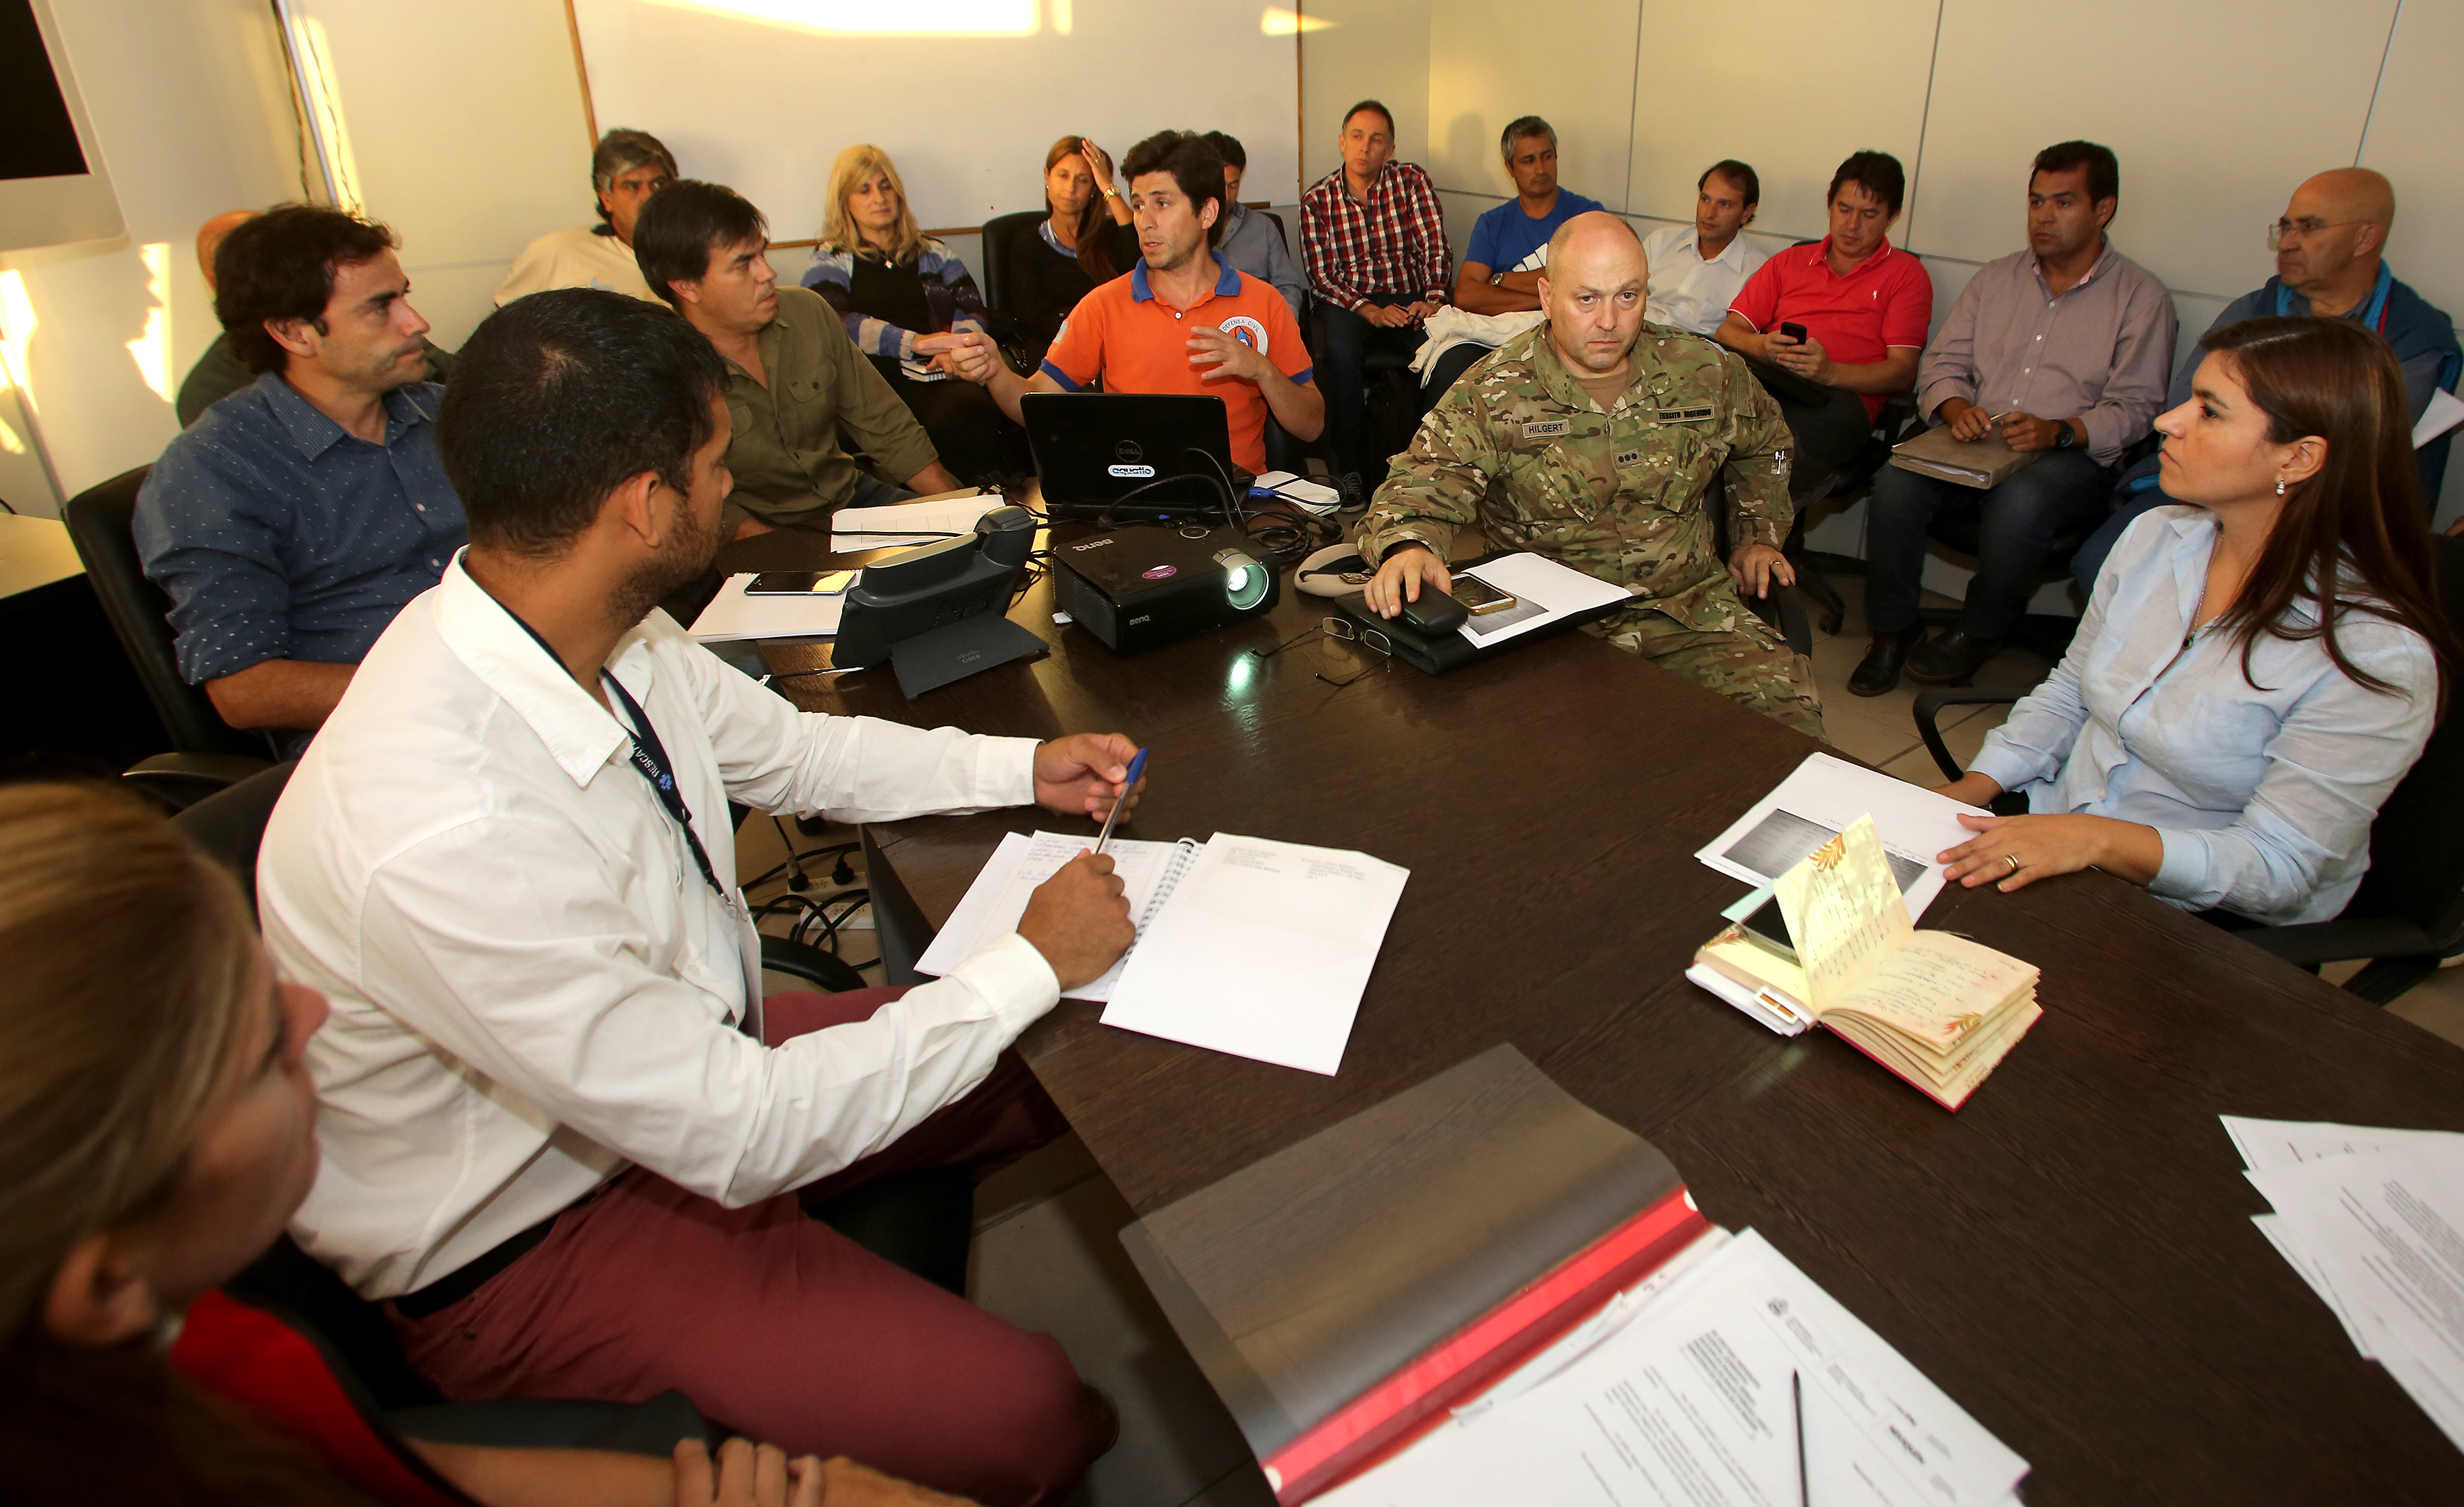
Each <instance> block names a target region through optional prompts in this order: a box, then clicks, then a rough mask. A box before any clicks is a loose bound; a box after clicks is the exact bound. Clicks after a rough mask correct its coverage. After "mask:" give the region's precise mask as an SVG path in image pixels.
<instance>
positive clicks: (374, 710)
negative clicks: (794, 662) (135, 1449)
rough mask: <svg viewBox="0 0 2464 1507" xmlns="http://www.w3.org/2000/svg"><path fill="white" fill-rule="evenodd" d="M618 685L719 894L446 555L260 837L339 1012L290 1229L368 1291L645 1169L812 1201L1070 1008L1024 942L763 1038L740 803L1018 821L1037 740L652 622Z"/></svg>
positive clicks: (572, 695)
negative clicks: (859, 696) (767, 669)
mask: <svg viewBox="0 0 2464 1507" xmlns="http://www.w3.org/2000/svg"><path fill="white" fill-rule="evenodd" d="M607 664H608V668H609V669H610V670H611V671H612V672H613V673H614V674H615V676H616V678H617V680H618V681H619V682H621V683H622V684H623V685H624V686H625V688H627V690H628V691H629V692H631V694H632V695H633V697H634V698H635V699H636V700H637V701H639V702H640V703H641V705H642V707H643V710H644V711H645V712H646V713H647V714H648V716H649V721H650V723H651V726H652V728H653V729H654V730H655V731H656V732H657V734H658V736H659V739H660V740H661V741H662V742H663V743H664V744H665V746H666V750H667V755H668V760H669V763H670V765H671V768H672V770H673V772H674V775H675V778H676V782H677V785H678V788H679V789H680V790H681V792H682V793H683V796H684V798H685V800H686V803H687V805H688V806H689V807H690V809H691V810H692V811H693V826H694V829H695V831H696V832H698V833H699V835H700V838H701V841H702V843H703V845H704V846H705V848H706V849H707V850H708V852H709V855H710V861H711V863H712V865H713V867H714V868H715V871H716V872H717V874H718V875H719V877H720V878H721V879H722V880H723V881H730V882H731V883H730V884H729V887H728V894H727V896H726V897H725V898H722V897H721V896H720V895H719V894H717V893H716V892H715V891H714V890H713V889H712V887H711V886H710V885H708V884H707V883H705V882H704V881H703V879H702V876H701V871H700V869H699V867H698V866H697V865H696V864H695V863H694V862H693V856H692V852H691V850H690V849H689V848H688V847H687V845H686V842H685V838H684V832H683V829H682V828H681V827H679V826H678V825H677V824H676V822H675V821H674V820H673V819H671V817H670V816H669V815H668V814H667V811H666V809H665V808H664V807H662V806H661V805H660V803H659V801H658V797H657V796H656V794H655V793H654V792H653V791H652V789H651V787H650V784H649V781H648V780H647V779H645V778H644V777H643V775H642V774H641V773H640V772H639V771H638V770H636V769H635V768H634V767H633V765H632V763H631V761H630V745H629V741H628V739H627V733H626V729H625V727H624V726H623V725H622V724H620V723H619V722H618V721H617V719H616V718H615V717H614V716H611V715H610V714H609V712H608V710H606V709H605V708H604V707H602V706H601V705H600V704H599V703H598V701H597V700H596V699H595V698H593V697H592V696H591V695H590V694H589V693H588V692H586V691H584V690H583V688H582V687H581V686H580V685H578V684H576V683H575V681H574V680H573V678H572V676H570V675H569V674H567V673H566V672H565V669H564V667H563V666H561V664H559V663H557V662H556V661H555V660H554V659H552V658H551V657H550V656H549V654H548V652H547V650H546V649H545V648H543V647H542V646H541V645H540V644H539V643H538V641H536V640H534V639H533V638H532V637H531V636H530V634H529V633H528V632H527V631H526V630H525V629H524V628H523V627H522V626H521V625H520V624H519V623H518V622H515V621H514V619H513V617H512V616H511V615H510V614H509V613H507V612H506V611H505V609H504V608H503V607H502V606H500V605H498V604H497V602H496V601H495V599H494V598H492V597H490V596H489V595H488V594H487V593H486V592H484V591H482V590H481V589H480V588H479V586H478V585H477V583H476V582H474V581H473V580H472V579H471V578H470V577H469V576H468V575H467V574H465V572H464V570H463V567H462V561H461V559H460V558H459V557H456V558H455V560H454V562H453V563H452V564H451V566H450V567H448V568H447V570H446V572H445V578H444V579H443V580H442V581H441V582H440V583H439V584H438V585H437V586H436V588H435V589H434V590H432V591H429V592H428V593H426V594H425V595H423V596H420V597H418V598H416V599H414V600H413V601H411V602H410V603H409V604H408V605H407V606H406V607H404V608H403V610H402V612H401V614H400V616H398V617H396V618H395V619H394V621H393V622H392V624H391V625H390V626H388V627H387V628H386V629H385V634H384V636H383V637H381V638H379V639H378V640H377V643H376V646H375V647H374V648H373V649H371V650H370V651H369V653H368V656H367V659H366V661H365V662H364V663H363V664H362V665H361V666H360V670H359V673H358V674H357V675H355V676H354V677H353V678H352V681H351V686H350V688H349V689H348V690H347V691H346V692H345V693H344V694H343V697H342V700H341V705H340V706H338V707H337V708H336V709H335V710H334V714H333V716H332V717H330V718H329V719H328V720H327V721H326V723H325V725H324V727H323V728H321V729H320V730H319V732H318V734H317V737H316V739H315V741H314V742H312V743H311V744H310V745H309V747H308V753H307V755H306V756H305V757H304V758H302V759H301V760H300V763H299V768H298V771H297V773H296V774H294V775H292V777H291V783H290V785H289V787H288V788H287V789H286V790H285V791H284V792H283V796H282V799H281V802H280V804H279V805H277V806H276V807H275V813H274V818H273V820H272V822H271V824H270V825H269V826H268V827H267V829H266V834H265V845H264V848H263V851H262V853H261V855H260V857H259V859H258V863H257V894H258V903H259V906H260V909H261V911H262V914H263V918H264V925H265V935H266V941H267V943H268V945H269V946H270V947H271V948H272V950H273V952H274V956H275V961H276V963H277V964H278V965H279V966H280V968H281V969H282V971H283V972H284V973H285V974H286V975H287V976H289V977H290V978H293V979H296V980H297V981H298V982H300V983H303V984H309V985H312V986H314V987H316V988H318V989H319V990H322V991H323V992H324V994H325V995H326V997H327V999H328V1000H330V1001H331V1002H332V1005H333V1015H332V1017H331V1018H330V1019H329V1020H328V1022H327V1024H326V1026H325V1028H324V1029H323V1030H322V1031H321V1032H319V1034H318V1035H317V1037H316V1038H315V1039H314V1040H313V1041H311V1042H310V1044H309V1048H308V1056H307V1060H308V1065H309V1070H310V1072H311V1074H312V1075H313V1076H314V1078H315V1080H316V1082H317V1089H318V1099H319V1112H318V1135H319V1142H320V1146H321V1151H320V1166H319V1172H318V1177H317V1182H316V1186H315V1188H314V1189H313V1190H311V1192H310V1193H309V1196H308V1200H307V1202H306V1203H305V1204H303V1205H302V1206H301V1207H300V1210H299V1212H298V1214H297V1216H296V1217H295V1218H294V1220H293V1223H292V1230H293V1233H294V1234H296V1235H297V1237H298V1238H299V1240H300V1243H301V1244H302V1245H304V1246H305V1247H306V1248H307V1249H308V1250H309V1251H310V1252H312V1253H314V1254H315V1255H316V1256H318V1257H319V1258H320V1259H322V1260H324V1261H326V1262H328V1263H329V1264H332V1265H334V1266H335V1267H337V1268H339V1269H340V1270H341V1273H342V1275H343V1276H344V1277H345V1278H348V1279H349V1280H350V1281H351V1283H352V1284H353V1285H354V1286H356V1287H357V1288H358V1289H359V1290H360V1291H361V1292H362V1293H363V1294H364V1295H365V1296H367V1297H370V1298H385V1297H394V1296H398V1295H400V1294H403V1293H407V1292H410V1291H413V1290H415V1289H417V1288H420V1287H424V1286H426V1285H427V1284H428V1283H429V1282H432V1281H434V1280H435V1279H436V1278H440V1277H443V1276H445V1275H446V1274H448V1273H450V1272H451V1271H453V1270H454V1269H455V1268H457V1267H459V1266H461V1265H463V1264H464V1263H466V1262H468V1261H470V1260H471V1259H472V1258H473V1257H474V1256H478V1255H480V1254H481V1253H483V1252H485V1251H487V1250H488V1249H490V1248H491V1247H493V1246H495V1245H496V1244H497V1243H498V1242H500V1241H502V1240H504V1239H505V1238H506V1237H508V1236H510V1235H513V1234H517V1233H519V1232H520V1231H522V1230H524V1229H526V1228H528V1227H529V1226H531V1225H534V1224H537V1223H538V1222H539V1221H540V1220H542V1219H545V1218H548V1217H549V1216H551V1215H553V1214H555V1213H556V1212H558V1211H559V1210H561V1209H563V1208H565V1207H566V1206H568V1205H570V1204H571V1203H573V1202H574V1201H575V1200H576V1199H578V1198H580V1197H582V1196H583V1194H585V1193H587V1192H589V1191H590V1190H592V1189H594V1188H596V1187H597V1186H599V1184H601V1183H602V1182H604V1181H605V1180H606V1179H607V1178H609V1177H611V1176H613V1175H614V1174H615V1173H616V1172H618V1171H619V1170H621V1169H623V1168H624V1167H625V1166H626V1165H627V1163H638V1164H640V1165H641V1166H644V1167H647V1168H650V1169H651V1170H652V1171H654V1172H657V1173H658V1174H660V1175H661V1176H663V1177H666V1178H668V1179H670V1180H671V1181H673V1182H675V1183H677V1184H679V1185H681V1186H682V1187H685V1188H688V1189H691V1190H693V1191H695V1192H698V1193H701V1194H703V1195H705V1196H707V1197H710V1198H713V1199H715V1200H717V1201H719V1202H721V1203H723V1204H727V1205H730V1206H740V1205H743V1204H747V1203H751V1202H753V1201H755V1200H758V1199H760V1198H765V1197H768V1196H770V1195H772V1194H774V1193H777V1192H780V1191H782V1190H788V1189H793V1188H796V1187H800V1186H802V1185H803V1184H805V1183H809V1182H811V1181H813V1180H814V1179H815V1178H818V1177H822V1176H824V1175H826V1174H827V1173H830V1172H832V1171H835V1170H837V1169H838V1168H843V1167H846V1166H847V1164H849V1163H850V1162H853V1161H855V1160H857V1159H858V1158H861V1157H863V1156H866V1155H868V1154H869V1153H871V1152H873V1151H877V1150H879V1149H881V1148H882V1147H885V1146H888V1145H889V1144H890V1143H891V1142H892V1141H894V1140H896V1139H897V1138H898V1137H899V1136H900V1135H902V1134H904V1133H905V1132H906V1131H908V1130H909V1129H911V1128H913V1126H914V1125H915V1124H916V1123H917V1122H918V1121H921V1120H922V1119H923V1118H924V1117H925V1116H927V1115H929V1114H931V1113H932V1112H933V1111H935V1109H938V1108H940V1107H941V1106H942V1105H944V1104H947V1103H950V1102H952V1101H953V1100H956V1099H957V1098H958V1097H960V1096H961V1095H963V1094H965V1093H966V1092H967V1091H968V1090H969V1089H971V1088H973V1087H975V1086H976V1085H977V1084H978V1083H979V1082H980V1081H983V1078H984V1076H985V1074H986V1073H988V1072H989V1071H990V1070H991V1068H992V1066H993V1062H994V1059H995V1058H996V1057H997V1056H998V1055H999V1054H1000V1053H1001V1050H1002V1049H1003V1048H1004V1047H1006V1046H1008V1045H1009V1043H1010V1042H1011V1041H1012V1040H1013V1039H1014V1038H1015V1037H1017V1036H1018V1034H1019V1033H1020V1032H1021V1031H1023V1029H1025V1027H1026V1026H1027V1025H1028V1024H1029V1023H1030V1022H1032V1021H1033V1020H1035V1019H1036V1018H1037V1017H1038V1016H1042V1015H1043V1014H1044V1013H1045V1011H1047V1010H1049V1009H1050V1008H1051V1007H1052V1005H1053V1003H1054V1002H1055V1000H1056V999H1057V998H1058V997H1059V987H1058V981H1057V980H1056V979H1055V978H1054V976H1053V973H1052V970H1051V968H1050V967H1049V966H1048V965H1047V964H1046V963H1045V960H1044V956H1043V954H1042V953H1040V952H1038V951H1037V950H1035V948H1034V946H1033V945H1032V944H1030V943H1029V942H1027V941H1026V940H1025V939H1024V938H1023V937H1020V936H1018V935H1016V934H1015V933H1013V934H1011V935H1010V936H1007V937H1004V938H1002V939H1001V940H1000V941H998V942H995V943H993V944H992V945H991V946H989V947H986V948H985V949H983V950H981V951H979V952H978V953H977V954H976V955H975V956H973V957H971V958H969V959H968V960H967V961H966V962H965V963H963V964H961V965H960V966H959V967H958V968H957V970H956V971H955V972H952V973H951V974H950V975H949V976H948V977H946V978H944V979H941V980H939V981H937V982H934V983H928V984H925V985H923V986H921V987H919V988H916V989H914V990H913V991H911V992H910V993H909V994H907V995H906V996H905V997H904V998H903V999H900V1000H898V1001H897V1002H895V1003H893V1004H891V1005H890V1006H887V1007H886V1008H884V1009H883V1010H881V1011H880V1012H879V1013H877V1014H876V1015H875V1016H873V1017H872V1018H871V1019H870V1020H869V1021H865V1022H861V1023H858V1024H853V1025H845V1026H837V1027H833V1028H831V1029H829V1030H826V1031H821V1032H816V1033H814V1034H811V1035H808V1036H803V1037H797V1038H795V1039H794V1040H792V1041H789V1042H787V1043H785V1044H784V1045H782V1046H780V1047H777V1048H775V1049H774V1048H768V1047H764V1046H763V1045H762V1044H761V1040H760V1037H759V1008H760V1005H759V999H758V998H757V997H755V995H756V994H758V981H759V972H758V962H757V961H755V959H756V957H757V956H758V946H759V944H758V942H756V941H754V939H753V937H752V928H751V925H750V923H749V922H746V921H744V920H742V919H740V917H739V910H738V907H739V906H741V900H740V898H739V897H738V896H737V892H736V890H735V887H734V885H733V883H732V881H733V879H734V876H735V873H736V843H735V837H734V834H733V833H732V832H731V831H730V830H729V827H728V820H727V802H728V799H729V797H734V798H736V799H737V800H739V801H741V802H743V803H745V804H747V805H750V806H754V807H756V808H759V809H761V810H779V811H797V812H812V811H825V812H827V813H829V814H830V815H831V816H833V817H835V818H838V819H842V820H887V819H895V818H898V817H901V816H911V815H915V814H918V813H922V812H929V811H948V810H956V809H982V808H989V807H996V806H1007V805H1017V804H1021V803H1023V802H1025V801H1028V800H1030V799H1032V798H1033V796H1034V772H1033V759H1034V750H1035V745H1034V743H1033V742H1032V741H1030V740H1027V739H1022V738H987V737H976V736H972V735H969V734H967V733H963V732H957V730H955V729H951V728H943V729H939V730H936V731H934V732H924V731H921V730H918V729H913V728H907V727H901V726H898V725H897V724H894V723H889V722H882V721H877V720H874V719H872V718H867V717H855V718H846V717H823V716H814V715H808V714H804V713H800V712H798V711H796V710H794V709H793V708H791V707H790V706H788V704H787V703H786V702H785V701H783V700H781V698H780V697H779V696H778V695H777V694H776V693H774V692H772V691H770V690H767V689H764V688H761V687H759V686H757V685H756V684H755V683H754V682H753V681H751V680H749V679H747V678H746V677H745V676H743V675H741V674H738V673H737V671H735V670H733V669H730V668H728V667H727V666H724V665H722V664H720V663H719V662H718V661H717V660H716V659H714V658H713V657H711V655H710V654H709V653H708V652H707V651H706V650H704V649H703V648H702V647H701V646H700V645H698V644H694V643H693V641H692V640H691V639H690V638H688V637H687V636H686V635H685V633H684V632H683V630H681V629H680V628H678V627H677V626H676V624H675V622H673V621H672V620H671V619H670V618H669V617H668V616H667V615H666V614H665V613H662V612H652V613H651V614H650V616H649V619H648V620H647V621H646V622H643V623H642V624H641V625H640V626H638V627H636V628H635V629H634V630H633V631H631V632H630V633H627V635H626V636H625V637H624V638H623V639H622V640H621V641H619V643H618V644H617V645H616V648H615V651H614V652H613V653H612V654H611V655H610V656H609V657H608V662H607Z"/></svg>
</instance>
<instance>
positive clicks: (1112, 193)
mask: <svg viewBox="0 0 2464 1507" xmlns="http://www.w3.org/2000/svg"><path fill="white" fill-rule="evenodd" d="M1120 196H1121V190H1119V189H1118V188H1115V187H1113V186H1111V185H1110V184H1106V185H1105V186H1104V197H1105V198H1107V199H1117V198H1119V197H1120Z"/></svg>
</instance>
